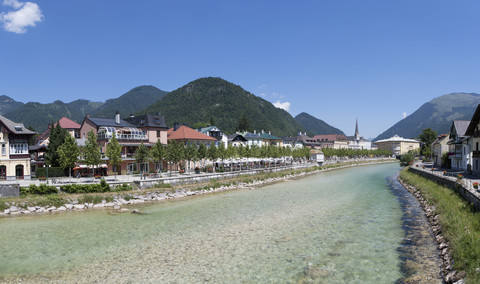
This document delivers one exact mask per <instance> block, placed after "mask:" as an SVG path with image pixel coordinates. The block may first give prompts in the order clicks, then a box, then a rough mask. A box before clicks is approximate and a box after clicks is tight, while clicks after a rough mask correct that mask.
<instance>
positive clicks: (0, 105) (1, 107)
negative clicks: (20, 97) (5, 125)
mask: <svg viewBox="0 0 480 284" xmlns="http://www.w3.org/2000/svg"><path fill="white" fill-rule="evenodd" d="M22 105H23V103H21V102H17V101H15V100H14V99H12V98H10V97H8V96H0V115H4V114H6V113H8V112H10V111H13V110H15V109H17V108H19V107H21V106H22Z"/></svg>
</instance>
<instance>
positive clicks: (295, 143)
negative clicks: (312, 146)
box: [282, 136, 303, 149]
mask: <svg viewBox="0 0 480 284" xmlns="http://www.w3.org/2000/svg"><path fill="white" fill-rule="evenodd" d="M282 139H283V147H287V148H291V149H298V148H303V143H302V140H300V139H299V138H298V136H288V137H282Z"/></svg>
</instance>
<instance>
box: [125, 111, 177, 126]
mask: <svg viewBox="0 0 480 284" xmlns="http://www.w3.org/2000/svg"><path fill="white" fill-rule="evenodd" d="M125 121H126V122H129V123H132V124H134V125H135V126H137V127H160V128H168V126H167V124H166V123H165V118H164V117H163V116H161V115H153V114H143V115H138V116H131V117H128V118H125Z"/></svg>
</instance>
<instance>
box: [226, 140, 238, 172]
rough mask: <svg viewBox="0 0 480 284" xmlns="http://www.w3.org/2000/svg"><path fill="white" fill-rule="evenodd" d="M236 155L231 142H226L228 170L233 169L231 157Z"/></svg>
mask: <svg viewBox="0 0 480 284" xmlns="http://www.w3.org/2000/svg"><path fill="white" fill-rule="evenodd" d="M236 155H237V152H236V151H235V147H234V146H233V145H232V144H228V147H227V157H228V159H230V171H232V170H233V167H232V159H233V158H235V156H236Z"/></svg>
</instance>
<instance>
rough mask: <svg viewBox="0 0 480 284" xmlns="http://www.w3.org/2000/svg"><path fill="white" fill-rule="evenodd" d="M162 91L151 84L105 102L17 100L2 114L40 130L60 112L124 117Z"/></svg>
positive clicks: (73, 116)
mask: <svg viewBox="0 0 480 284" xmlns="http://www.w3.org/2000/svg"><path fill="white" fill-rule="evenodd" d="M165 93H166V92H164V91H161V90H159V89H157V88H155V87H153V86H140V87H137V88H134V89H132V90H130V91H129V92H127V93H125V94H123V95H122V96H120V97H118V98H116V99H110V100H107V101H106V102H105V103H103V102H91V101H88V100H83V99H80V100H75V101H73V102H70V103H64V102H62V101H59V100H57V101H55V102H53V103H48V104H42V103H37V102H30V103H26V104H22V103H20V105H19V106H16V105H13V106H16V107H15V108H13V109H10V110H9V111H8V112H6V113H5V114H4V116H5V117H7V118H9V119H11V120H13V121H16V122H22V123H24V124H25V126H27V127H28V126H33V127H34V128H35V130H36V131H37V132H39V133H42V132H43V131H45V130H46V129H47V128H48V124H49V123H50V122H52V121H53V122H54V121H58V120H59V119H60V118H62V117H63V116H65V117H67V118H69V119H71V120H73V121H76V122H78V123H82V121H83V118H84V117H85V115H86V114H87V113H88V114H91V115H92V116H93V117H95V116H97V117H112V118H113V116H114V115H115V112H116V111H117V110H118V111H119V112H120V114H121V116H123V117H127V116H128V115H129V114H131V113H135V112H137V111H139V110H142V109H144V108H146V107H147V106H148V105H150V104H152V103H154V102H156V101H157V100H159V99H160V98H161V97H162V96H163V95H165ZM5 97H6V96H5ZM1 98H2V97H0V110H1V106H2V105H1ZM6 98H8V97H6Z"/></svg>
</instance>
